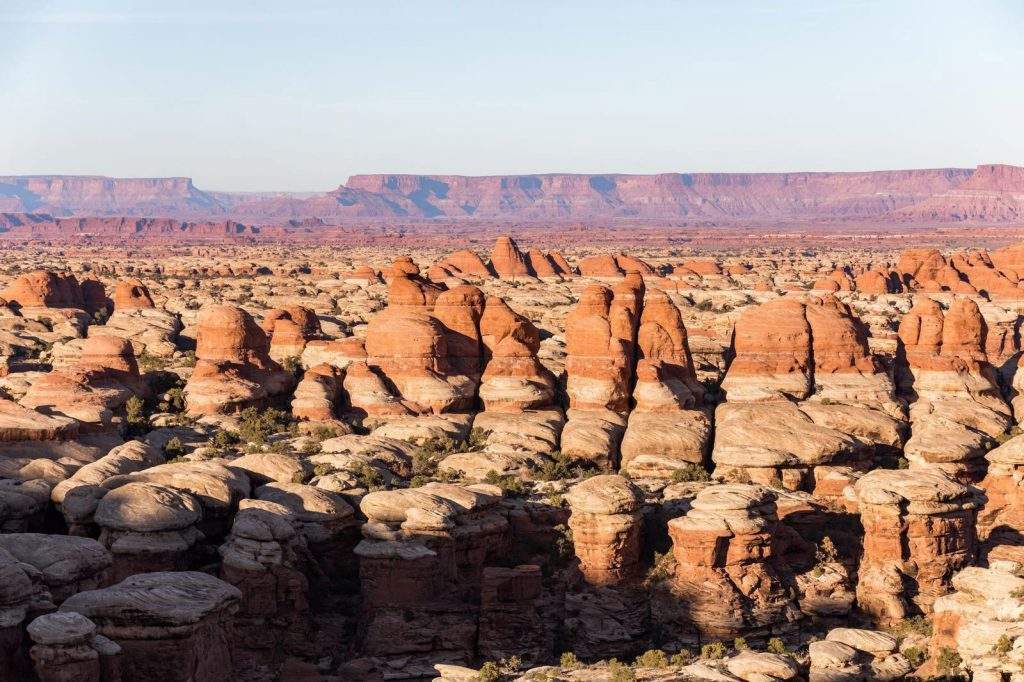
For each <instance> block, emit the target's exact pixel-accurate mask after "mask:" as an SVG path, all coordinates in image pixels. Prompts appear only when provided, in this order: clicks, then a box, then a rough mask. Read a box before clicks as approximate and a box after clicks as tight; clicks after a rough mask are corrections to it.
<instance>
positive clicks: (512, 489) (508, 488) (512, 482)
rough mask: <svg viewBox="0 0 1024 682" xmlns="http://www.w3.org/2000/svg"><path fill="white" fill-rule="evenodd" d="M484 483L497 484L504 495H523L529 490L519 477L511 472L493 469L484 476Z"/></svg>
mask: <svg viewBox="0 0 1024 682" xmlns="http://www.w3.org/2000/svg"><path fill="white" fill-rule="evenodd" d="M484 483H488V484H490V485H496V486H498V487H499V488H501V492H502V494H503V495H504V496H505V497H523V496H524V495H526V494H527V492H529V490H528V488H527V485H526V483H525V482H523V481H522V480H520V479H519V478H517V477H515V476H513V475H512V474H499V473H498V472H497V471H494V470H493V469H492V470H491V471H488V472H487V475H486V476H484Z"/></svg>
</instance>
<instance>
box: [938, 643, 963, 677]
mask: <svg viewBox="0 0 1024 682" xmlns="http://www.w3.org/2000/svg"><path fill="white" fill-rule="evenodd" d="M961 664H963V659H962V658H960V654H959V653H958V652H957V650H956V649H950V648H949V647H948V646H944V647H942V648H941V649H940V650H939V655H938V657H936V659H935V669H936V670H938V671H939V674H940V675H950V674H952V673H954V672H956V671H957V670H959V669H960V666H961Z"/></svg>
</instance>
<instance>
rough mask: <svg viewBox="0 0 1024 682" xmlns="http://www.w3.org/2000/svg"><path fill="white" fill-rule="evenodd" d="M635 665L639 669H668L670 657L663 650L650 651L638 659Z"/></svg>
mask: <svg viewBox="0 0 1024 682" xmlns="http://www.w3.org/2000/svg"><path fill="white" fill-rule="evenodd" d="M633 665H635V666H636V667H638V668H667V667H668V656H667V655H666V654H665V652H664V651H662V650H661V649H648V650H647V651H645V652H644V653H642V654H640V655H639V656H637V657H636V661H634V663H633Z"/></svg>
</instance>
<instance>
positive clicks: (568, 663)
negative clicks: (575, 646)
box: [558, 651, 580, 669]
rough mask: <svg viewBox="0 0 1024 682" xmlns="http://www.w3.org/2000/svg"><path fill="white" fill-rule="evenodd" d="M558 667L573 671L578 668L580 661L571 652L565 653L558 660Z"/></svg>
mask: <svg viewBox="0 0 1024 682" xmlns="http://www.w3.org/2000/svg"><path fill="white" fill-rule="evenodd" d="M558 665H560V666H561V667H563V668H569V669H574V668H578V667H580V659H578V658H576V654H574V653H573V652H571V651H566V652H565V653H563V654H562V655H561V656H560V657H559V659H558Z"/></svg>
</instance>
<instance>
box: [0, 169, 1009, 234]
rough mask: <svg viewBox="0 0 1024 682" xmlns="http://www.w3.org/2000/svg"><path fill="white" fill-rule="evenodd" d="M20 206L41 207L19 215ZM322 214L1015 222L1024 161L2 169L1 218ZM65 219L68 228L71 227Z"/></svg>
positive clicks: (328, 217) (4, 221) (9, 224)
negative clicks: (317, 176)
mask: <svg viewBox="0 0 1024 682" xmlns="http://www.w3.org/2000/svg"><path fill="white" fill-rule="evenodd" d="M19 214H34V216H35V217H32V218H19V217H18V215H19ZM114 216H117V217H122V216H130V217H137V218H169V219H177V220H181V221H190V222H211V221H213V222H220V223H223V221H225V220H235V221H239V222H244V223H247V224H271V223H273V224H282V223H286V222H288V221H299V222H300V223H301V222H302V221H312V223H313V224H314V226H315V225H316V224H317V223H318V222H319V221H318V220H317V219H319V220H321V221H323V223H325V224H344V223H349V222H362V221H373V220H379V221H395V220H403V221H405V220H408V221H429V220H434V221H439V220H441V221H467V222H469V221H496V220H514V221H523V222H542V221H544V222H564V221H584V220H585V221H596V220H606V221H617V220H672V221H686V222H692V223H699V224H707V225H714V224H729V223H742V222H750V221H771V222H772V223H799V222H806V221H860V222H867V223H871V222H878V223H883V224H889V223H929V224H930V223H972V224H973V223H977V224H1006V223H1013V222H1019V221H1022V220H1024V167H1019V166H1009V165H999V164H989V165H982V166H978V167H977V168H975V169H970V168H937V169H922V170H894V171H870V172H852V173H832V172H821V173H805V172H796V173H662V174H657V175H624V174H603V175H582V174H580V175H577V174H537V175H492V176H462V175H402V174H373V175H354V176H352V177H351V178H349V180H348V182H347V183H346V184H344V185H340V186H339V187H338V188H337V189H336V190H333V191H330V192H320V193H293V192H256V193H246V192H213V191H207V190H202V189H199V188H197V187H196V186H195V185H194V184H193V182H192V180H191V179H189V178H109V177H102V176H65V175H38V176H6V177H3V176H0V230H10V229H29V228H30V227H31V225H32V224H49V223H51V222H52V221H53V219H54V218H86V217H88V218H105V217H114ZM65 228H66V226H65V227H62V228H60V229H61V231H63V229H65Z"/></svg>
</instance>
